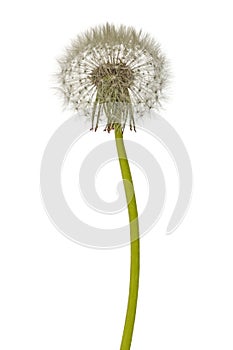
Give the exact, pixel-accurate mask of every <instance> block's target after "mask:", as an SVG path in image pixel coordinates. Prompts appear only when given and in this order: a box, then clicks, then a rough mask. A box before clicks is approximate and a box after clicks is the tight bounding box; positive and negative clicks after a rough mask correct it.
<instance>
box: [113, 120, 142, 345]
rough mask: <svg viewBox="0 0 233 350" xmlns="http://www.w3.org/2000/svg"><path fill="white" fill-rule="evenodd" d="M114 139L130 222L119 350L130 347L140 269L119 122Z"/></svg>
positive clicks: (136, 225) (133, 205) (135, 213)
mask: <svg viewBox="0 0 233 350" xmlns="http://www.w3.org/2000/svg"><path fill="white" fill-rule="evenodd" d="M114 129H115V140H116V147H117V153H118V158H119V163H120V168H121V175H122V179H123V182H124V189H125V195H126V200H127V203H128V204H127V205H128V216H129V224H130V242H131V243H130V247H131V262H130V283H129V296H128V306H127V312H126V317H125V325H124V330H123V335H122V341H121V347H120V350H129V349H130V347H131V342H132V337H133V330H134V323H135V317H136V309H137V300H138V289H139V271H140V240H139V223H138V211H137V203H136V197H135V192H134V186H133V180H132V175H131V171H130V167H129V162H128V159H127V154H126V150H125V146H124V141H123V132H122V128H121V125H120V124H115V126H114Z"/></svg>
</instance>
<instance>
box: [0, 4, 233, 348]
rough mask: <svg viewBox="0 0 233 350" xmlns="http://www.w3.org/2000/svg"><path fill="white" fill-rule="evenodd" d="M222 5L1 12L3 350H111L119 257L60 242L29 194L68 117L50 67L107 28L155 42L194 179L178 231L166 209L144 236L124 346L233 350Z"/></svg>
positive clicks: (170, 111)
mask: <svg viewBox="0 0 233 350" xmlns="http://www.w3.org/2000/svg"><path fill="white" fill-rule="evenodd" d="M230 5H231V2H230V1H226V0H223V1H206V0H205V1H203V0H196V1H184V0H179V1H168V0H158V1H149V0H143V1H141V2H138V3H137V2H136V1H123V0H118V1H116V2H114V1H113V2H110V1H103V0H99V1H78V0H76V1H71V0H66V1H43V0H41V1H38V2H33V1H26V0H22V1H8V2H4V3H2V5H1V11H0V13H1V21H0V23H1V31H0V33H1V34H0V35H1V55H0V57H1V80H0V88H1V103H0V108H1V128H0V130H1V131H0V132H1V136H0V142H1V183H0V186H1V189H0V200H1V236H0V240H1V242H0V269H1V271H0V283H1V287H0V332H1V336H0V348H1V349H3V350H15V349H24V350H29V349H30V350H31V349H33V350H41V349H43V350H52V349H56V350H65V349H69V350H74V349H82V350H91V349H101V350H107V349H108V350H109V349H111V350H117V349H119V344H120V339H121V333H122V327H123V322H124V316H125V308H126V301H127V293H128V278H129V247H128V246H127V247H125V248H122V249H116V250H108V251H101V250H94V249H87V248H84V247H82V246H79V245H77V244H74V243H72V242H71V241H69V240H68V239H66V238H65V237H64V236H62V235H61V234H60V233H59V232H58V231H57V230H56V228H55V227H54V226H53V225H52V224H51V222H50V220H49V219H48V217H47V215H46V213H45V211H44V208H43V205H42V202H41V198H40V189H39V171H40V161H41V157H42V154H43V151H44V148H45V146H46V144H47V142H48V140H49V138H50V137H51V135H52V134H53V132H54V131H55V130H56V129H57V128H58V127H59V126H60V125H61V124H62V123H63V122H64V121H65V120H67V118H69V117H70V113H69V112H63V111H62V108H61V103H60V102H59V101H58V99H57V98H56V96H54V93H53V90H52V89H51V86H52V85H53V81H52V79H51V75H52V73H53V72H54V71H55V69H56V57H58V56H59V55H60V54H61V53H62V51H63V48H64V47H65V46H66V45H68V44H69V42H70V39H72V38H74V37H75V35H76V34H78V33H80V32H82V31H83V30H86V29H87V28H89V27H90V26H92V25H96V24H103V23H105V22H106V21H109V22H113V23H115V24H120V23H123V24H126V25H133V26H135V27H136V28H137V29H140V28H142V29H143V30H144V31H145V32H149V33H150V34H151V35H152V36H154V37H155V38H156V39H157V40H158V41H159V42H160V43H161V44H162V48H163V51H164V52H165V53H166V54H167V56H168V58H169V60H170V62H171V67H172V71H173V75H174V78H173V82H172V93H171V98H170V101H169V103H168V104H167V107H166V110H165V111H162V112H161V115H162V116H163V117H164V118H166V119H167V120H168V121H169V122H170V123H171V124H172V125H173V126H174V127H175V129H176V130H177V132H178V133H179V134H180V136H181V137H182V139H183V141H184V143H185V145H186V147H187V149H188V151H189V154H190V158H191V160H192V165H193V173H194V190H193V198H192V203H191V206H190V209H189V212H188V214H187V216H186V218H185V220H184V221H183V223H182V225H181V226H180V227H179V228H178V229H177V230H176V231H175V232H174V233H173V234H172V235H170V236H166V235H165V228H166V223H167V222H168V219H169V211H166V210H165V213H164V214H165V216H164V217H163V218H162V221H161V223H160V226H158V227H156V228H155V229H154V230H153V231H152V232H150V233H149V234H148V235H146V237H144V238H143V239H142V242H141V280H140V295H139V303H138V312H137V319H136V324H135V333H134V338H133V343H132V350H142V349H148V350H153V349H160V350H171V349H180V350H186V349H189V350H196V349H203V350H204V349H219V350H220V349H224V350H231V349H232V348H233V338H232V327H233V301H232V295H233V284H232V269H233V254H232V247H233V239H232V233H233V232H232V227H233V225H232V198H233V191H232V189H233V187H232V178H233V171H232V148H233V147H232V145H233V139H232V117H233V115H232V112H233V107H232V81H233V74H232V73H233V68H232V67H233V64H232V62H233V50H232V34H231V33H232V30H233V28H232V27H233V25H232V9H231V8H230ZM104 135H105V134H104V133H103V138H104ZM135 137H136V136H135ZM140 142H141V143H142V144H143V140H141V141H140ZM161 152H164V157H165V158H164V159H167V161H168V163H166V162H164V164H165V165H164V166H165V168H167V170H166V171H165V173H167V174H166V176H167V181H168V183H169V184H170V185H169V186H168V190H169V188H170V189H171V193H169V191H168V199H169V198H171V201H173V202H174V195H175V191H172V189H173V188H177V178H176V174H175V172H174V169H173V168H172V163H171V162H170V160H169V157H167V155H166V154H165V153H166V151H165V150H163V151H162V150H161ZM161 152H160V158H161V157H162V156H161V155H162V153H161ZM77 155H78V153H77ZM166 157H167V158H166ZM169 162H170V163H169ZM169 167H170V168H171V170H169ZM168 173H169V174H168ZM170 174H172V176H171V175H170ZM169 175H170V176H169ZM136 180H137V176H136V179H135V182H136V183H135V186H136V187H138V190H137V198H138V201H139V202H140V198H142V197H143V193H140V186H138V185H137V181H136ZM172 181H174V182H172ZM114 186H115V184H114ZM102 192H103V191H102ZM169 196H170V197H169ZM169 203H170V202H169V200H168V206H169Z"/></svg>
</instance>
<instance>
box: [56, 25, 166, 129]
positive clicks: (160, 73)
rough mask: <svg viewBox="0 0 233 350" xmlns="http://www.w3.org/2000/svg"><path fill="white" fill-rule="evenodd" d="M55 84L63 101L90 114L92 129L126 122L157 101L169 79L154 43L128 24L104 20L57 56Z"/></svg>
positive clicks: (141, 113) (131, 127)
mask: <svg viewBox="0 0 233 350" xmlns="http://www.w3.org/2000/svg"><path fill="white" fill-rule="evenodd" d="M59 64H60V68H61V69H60V72H59V73H58V80H59V85H60V87H59V89H60V90H61V91H62V94H63V96H64V97H65V101H66V102H67V104H69V105H71V106H72V107H74V109H75V110H77V111H78V110H82V111H84V113H85V114H86V115H87V116H90V118H91V123H92V128H91V129H94V130H95V131H96V130H97V128H98V123H99V121H100V120H101V119H102V118H106V120H107V123H106V128H105V130H108V131H110V130H111V129H114V125H115V124H120V125H121V128H122V131H123V130H124V127H125V124H126V122H129V125H130V129H131V130H132V129H134V130H135V121H134V117H135V116H142V115H143V114H144V113H145V111H148V110H150V109H151V108H158V107H160V106H161V100H162V99H163V98H164V90H165V87H166V85H167V81H168V68H167V61H166V59H165V57H164V55H163V54H162V53H161V51H160V47H159V45H158V44H157V43H156V42H155V41H154V40H153V39H152V38H151V37H150V36H149V35H148V34H146V35H143V34H142V32H141V31H140V32H136V30H135V29H134V28H132V27H125V26H123V25H122V26H120V27H119V28H116V27H115V26H114V25H109V24H106V25H104V26H99V27H96V28H92V29H90V30H89V31H87V32H86V33H84V34H82V35H79V36H78V37H77V38H76V39H75V40H74V41H73V42H72V45H71V47H70V48H68V49H67V50H66V53H65V55H64V56H63V57H62V58H61V59H60V60H59Z"/></svg>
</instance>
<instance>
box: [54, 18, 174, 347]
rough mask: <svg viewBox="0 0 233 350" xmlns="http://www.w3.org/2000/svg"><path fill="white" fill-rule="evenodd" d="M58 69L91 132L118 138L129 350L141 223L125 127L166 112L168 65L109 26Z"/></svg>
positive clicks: (130, 31)
mask: <svg viewBox="0 0 233 350" xmlns="http://www.w3.org/2000/svg"><path fill="white" fill-rule="evenodd" d="M59 68H60V70H59V72H58V74H57V79H58V90H59V92H60V93H61V96H62V97H63V99H64V103H65V105H66V106H68V107H70V108H71V109H73V110H74V111H77V112H78V111H81V112H82V114H83V115H85V117H87V118H88V119H89V122H90V130H92V131H99V130H101V128H100V125H101V124H103V125H104V128H103V129H102V130H105V131H107V132H109V133H113V135H115V144H116V154H117V155H118V159H119V165H120V169H121V174H122V181H123V184H124V191H125V202H126V204H127V208H128V218H129V225H128V234H129V241H130V248H131V252H130V255H131V262H130V267H129V269H130V281H129V295H128V306H127V310H126V317H125V324H124V325H122V329H123V334H122V339H121V345H120V349H121V350H129V349H130V347H131V342H132V336H133V329H134V323H135V317H136V308H137V300H138V290H139V270H140V222H139V220H138V211H137V203H136V195H135V192H134V186H133V179H132V175H131V171H130V167H129V162H128V159H127V153H126V149H125V145H124V138H123V136H124V130H125V128H129V129H130V130H132V131H136V129H137V120H138V118H144V116H145V114H146V112H148V111H150V110H151V109H159V108H160V107H161V105H162V103H163V100H164V99H165V97H166V94H165V92H166V87H167V83H168V76H169V74H168V64H167V61H166V58H165V56H164V55H163V53H162V52H161V50H160V47H159V45H158V44H157V43H156V42H155V41H154V40H153V38H151V37H150V36H149V35H148V34H143V33H142V32H141V31H139V32H137V31H136V30H135V29H134V28H132V27H126V26H123V25H122V26H120V27H115V26H114V25H110V24H106V25H104V26H98V27H96V28H92V29H90V30H88V31H87V32H85V33H83V34H81V35H78V36H77V37H76V39H75V40H73V42H72V44H71V46H70V47H69V48H67V49H66V51H65V54H64V55H63V56H62V57H61V58H60V59H59ZM136 137H137V133H135V138H136ZM103 138H104V133H103ZM142 303H143V301H142ZM119 343H120V340H119Z"/></svg>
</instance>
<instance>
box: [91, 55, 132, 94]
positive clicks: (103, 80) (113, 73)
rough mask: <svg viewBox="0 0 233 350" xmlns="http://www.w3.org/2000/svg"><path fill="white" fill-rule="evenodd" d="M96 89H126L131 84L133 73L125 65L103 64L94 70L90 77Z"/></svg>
mask: <svg viewBox="0 0 233 350" xmlns="http://www.w3.org/2000/svg"><path fill="white" fill-rule="evenodd" d="M90 78H91V81H92V83H93V84H94V85H95V86H96V87H97V89H100V88H101V90H107V89H111V88H113V87H114V88H116V89H119V90H124V89H127V88H129V87H130V86H131V84H132V83H133V71H132V69H131V68H130V67H128V66H127V65H126V64H125V63H122V62H120V63H117V64H114V63H110V62H108V63H104V64H101V65H99V66H98V67H97V68H95V69H94V70H93V71H92V73H91V75H90Z"/></svg>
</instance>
